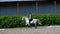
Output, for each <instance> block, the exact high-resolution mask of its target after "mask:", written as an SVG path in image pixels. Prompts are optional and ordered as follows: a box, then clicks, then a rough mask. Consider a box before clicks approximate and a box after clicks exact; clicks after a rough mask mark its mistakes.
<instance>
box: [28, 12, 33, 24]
mask: <svg viewBox="0 0 60 34" xmlns="http://www.w3.org/2000/svg"><path fill="white" fill-rule="evenodd" d="M31 21H32V13H30V14H29V23H30V22H31Z"/></svg>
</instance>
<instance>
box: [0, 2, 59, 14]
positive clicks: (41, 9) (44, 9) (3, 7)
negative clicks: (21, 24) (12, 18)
mask: <svg viewBox="0 0 60 34" xmlns="http://www.w3.org/2000/svg"><path fill="white" fill-rule="evenodd" d="M35 3H36V2H20V7H19V8H20V10H19V13H20V15H28V14H29V13H30V12H32V13H33V14H36V4H35ZM16 4H17V3H16V2H14V3H13V2H11V3H0V15H17V6H16ZM38 4H39V5H38V14H54V4H53V2H38ZM56 9H57V12H56V13H57V14H58V13H60V4H57V8H56Z"/></svg>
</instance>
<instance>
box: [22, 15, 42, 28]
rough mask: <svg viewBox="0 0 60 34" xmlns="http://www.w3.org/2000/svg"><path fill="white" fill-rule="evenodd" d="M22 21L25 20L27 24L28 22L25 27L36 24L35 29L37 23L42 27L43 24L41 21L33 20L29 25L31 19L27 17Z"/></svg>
mask: <svg viewBox="0 0 60 34" xmlns="http://www.w3.org/2000/svg"><path fill="white" fill-rule="evenodd" d="M22 20H25V22H26V24H25V25H29V26H30V24H32V23H34V24H35V28H37V23H38V24H40V25H42V24H41V22H40V21H39V19H33V20H32V21H31V22H30V23H29V18H28V17H26V16H23V17H22Z"/></svg>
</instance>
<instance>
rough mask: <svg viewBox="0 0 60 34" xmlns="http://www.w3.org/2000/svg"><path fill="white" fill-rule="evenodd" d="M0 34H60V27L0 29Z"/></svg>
mask: <svg viewBox="0 0 60 34" xmlns="http://www.w3.org/2000/svg"><path fill="white" fill-rule="evenodd" d="M0 34H60V26H46V27H38V28H37V29H35V28H34V27H32V28H11V29H0Z"/></svg>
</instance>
